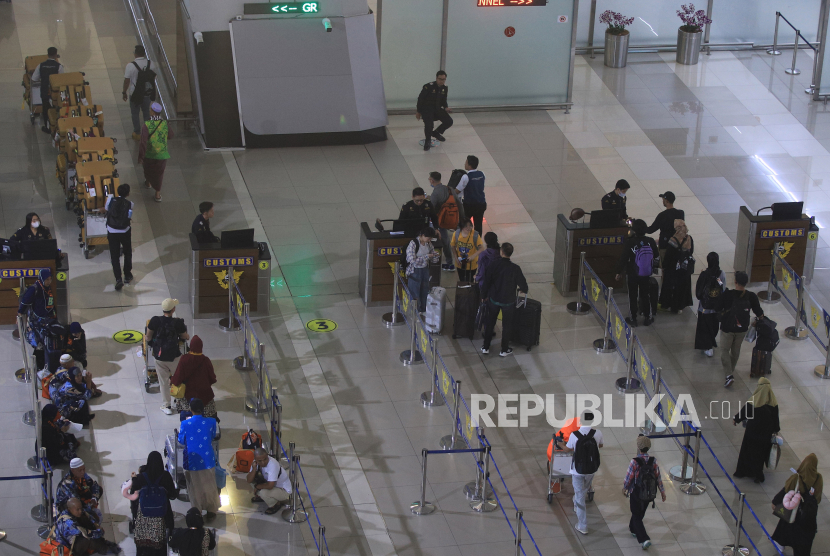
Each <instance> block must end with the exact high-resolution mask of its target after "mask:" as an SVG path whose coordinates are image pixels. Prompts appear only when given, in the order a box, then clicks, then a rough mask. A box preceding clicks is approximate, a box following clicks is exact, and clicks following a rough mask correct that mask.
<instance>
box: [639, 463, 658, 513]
mask: <svg viewBox="0 0 830 556" xmlns="http://www.w3.org/2000/svg"><path fill="white" fill-rule="evenodd" d="M634 461H636V462H637V465H639V466H640V472H639V473H638V474H637V480H636V481H634V492H636V493H637V498H639V499H640V501H641V502H646V503H648V502H651V503H652V508H653V507H654V499H655V498H657V473H656V472H655V470H654V458H646V459H645V460H643V458H634Z"/></svg>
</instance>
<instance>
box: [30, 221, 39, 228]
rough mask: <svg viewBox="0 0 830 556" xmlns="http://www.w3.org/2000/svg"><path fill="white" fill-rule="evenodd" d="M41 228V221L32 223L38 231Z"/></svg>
mask: <svg viewBox="0 0 830 556" xmlns="http://www.w3.org/2000/svg"><path fill="white" fill-rule="evenodd" d="M39 227H40V221H38V220H35V221H33V222H32V228H35V229H37V228H39Z"/></svg>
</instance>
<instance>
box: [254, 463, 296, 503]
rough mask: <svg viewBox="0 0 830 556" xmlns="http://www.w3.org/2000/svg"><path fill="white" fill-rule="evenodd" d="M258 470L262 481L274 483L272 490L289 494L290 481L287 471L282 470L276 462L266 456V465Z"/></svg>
mask: <svg viewBox="0 0 830 556" xmlns="http://www.w3.org/2000/svg"><path fill="white" fill-rule="evenodd" d="M259 470H260V471H261V472H262V478H263V479H265V480H266V481H267V482H269V483H270V482H275V483H276V486H275V487H274V488H281V489H282V490H284V491H285V492H287V493H288V494H291V480H290V479H289V478H288V471H286V470H285V469H283V468H282V467H281V466H280V464H279V462H278V461H277V460H275V459H274V458H272V457H271V456H268V465H267V466H265V467H260V468H259Z"/></svg>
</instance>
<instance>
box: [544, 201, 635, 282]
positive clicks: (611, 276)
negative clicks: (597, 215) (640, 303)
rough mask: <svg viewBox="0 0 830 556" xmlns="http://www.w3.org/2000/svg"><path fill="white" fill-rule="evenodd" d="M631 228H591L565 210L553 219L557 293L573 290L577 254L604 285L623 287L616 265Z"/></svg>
mask: <svg viewBox="0 0 830 556" xmlns="http://www.w3.org/2000/svg"><path fill="white" fill-rule="evenodd" d="M630 230H631V228H629V227H628V226H616V227H614V228H591V227H590V224H587V223H583V222H571V221H570V220H568V219H567V218H566V217H565V215H564V214H560V215H558V216H557V220H556V249H554V254H553V282H554V284H555V285H556V289H557V290H559V293H561V294H563V295H565V294H568V293H571V294H573V293H576V291H577V281H578V280H579V254H580V253H581V252H583V251H584V252H585V260H586V261H587V262H588V264H589V265H591V268H593V269H594V272H596V273H597V276H598V277H599V279H600V280H602V281H603V283H604V284H605V285H606V286H609V287H612V288H614V291H615V292H616V291H624V290H625V280H623V281H621V282H617V281H616V280H615V276H616V274H617V265H618V264H619V262H620V257H621V256H622V251H623V245H624V244H625V239H626V237H628V232H629V231H630Z"/></svg>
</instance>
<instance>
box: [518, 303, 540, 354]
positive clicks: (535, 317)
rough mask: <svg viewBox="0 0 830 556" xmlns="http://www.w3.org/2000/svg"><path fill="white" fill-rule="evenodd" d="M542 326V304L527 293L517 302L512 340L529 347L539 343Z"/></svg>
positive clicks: (528, 349)
mask: <svg viewBox="0 0 830 556" xmlns="http://www.w3.org/2000/svg"><path fill="white" fill-rule="evenodd" d="M541 328H542V304H541V303H540V302H538V301H536V300H535V299H529V298H528V297H527V296H526V295H525V296H524V297H523V298H520V299H519V301H518V302H517V307H516V317H515V319H514V322H513V337H512V338H511V340H512V341H513V342H515V343H517V344H521V345H523V346H525V347H527V351H530V348H532V347H533V346H538V345H539V334H540V331H541Z"/></svg>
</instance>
